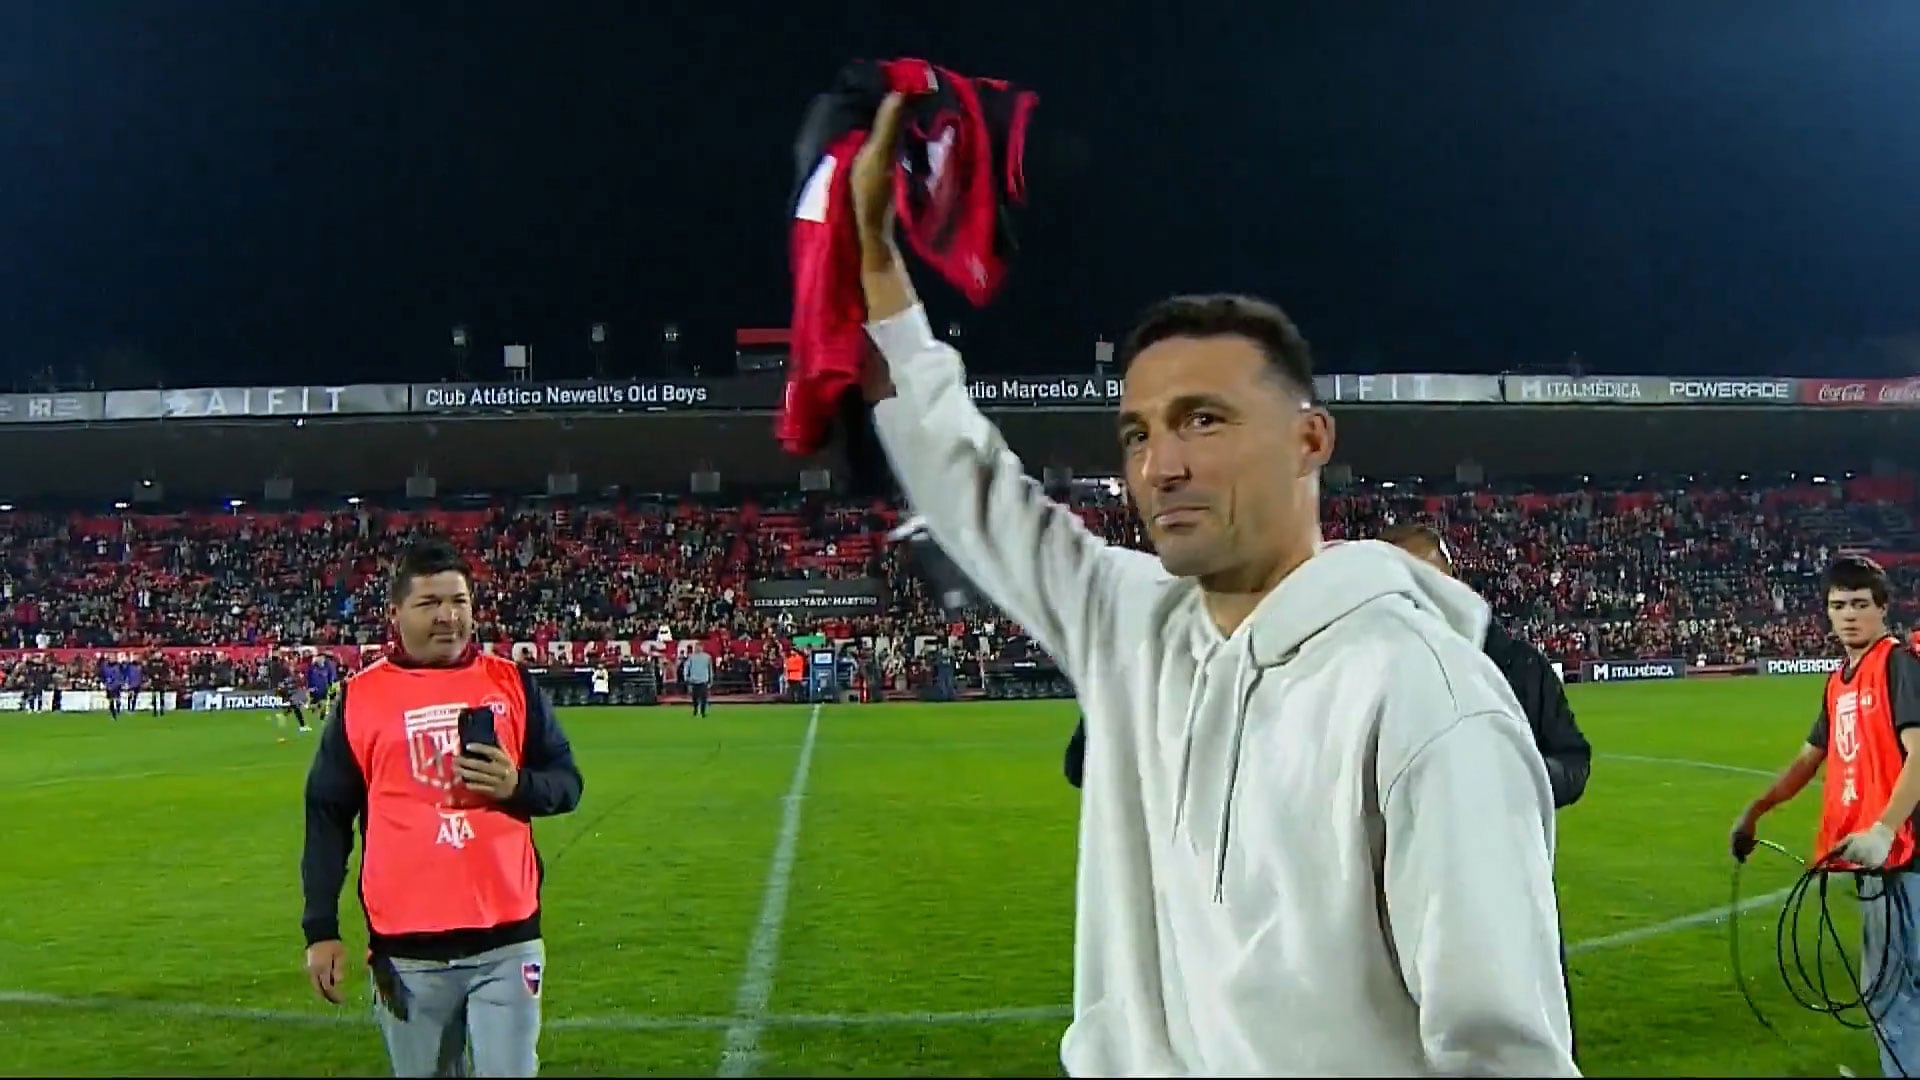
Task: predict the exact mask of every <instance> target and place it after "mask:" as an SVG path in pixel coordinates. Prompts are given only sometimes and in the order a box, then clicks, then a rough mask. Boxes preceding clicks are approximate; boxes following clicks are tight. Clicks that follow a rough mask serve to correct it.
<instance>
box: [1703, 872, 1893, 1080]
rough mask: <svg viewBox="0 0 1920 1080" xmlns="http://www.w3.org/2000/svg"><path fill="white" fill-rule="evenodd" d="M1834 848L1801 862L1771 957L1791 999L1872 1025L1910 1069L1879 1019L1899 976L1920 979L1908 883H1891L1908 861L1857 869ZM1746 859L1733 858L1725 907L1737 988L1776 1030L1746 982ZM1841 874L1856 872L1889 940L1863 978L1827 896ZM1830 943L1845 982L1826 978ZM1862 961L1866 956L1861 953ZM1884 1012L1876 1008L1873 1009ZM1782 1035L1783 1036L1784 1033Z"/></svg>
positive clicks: (1863, 900)
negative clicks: (1807, 926)
mask: <svg viewBox="0 0 1920 1080" xmlns="http://www.w3.org/2000/svg"><path fill="white" fill-rule="evenodd" d="M1755 844H1756V846H1757V847H1764V848H1767V849H1768V850H1770V851H1774V852H1778V853H1779V854H1781V855H1783V856H1785V857H1787V858H1789V859H1793V860H1794V861H1795V862H1800V861H1801V860H1800V859H1799V858H1798V857H1796V856H1795V855H1793V853H1792V852H1789V851H1788V850H1787V849H1785V848H1783V847H1781V846H1780V845H1778V844H1775V843H1772V842H1770V841H1766V840H1757V841H1755ZM1838 861H1839V860H1838V859H1837V858H1836V853H1834V852H1829V853H1828V854H1827V855H1825V856H1823V857H1822V858H1820V859H1818V860H1815V861H1814V862H1813V863H1812V864H1811V865H1808V864H1806V863H1802V864H1801V865H1803V866H1805V870H1804V871H1803V872H1802V873H1801V875H1800V877H1799V878H1798V879H1797V880H1796V881H1795V882H1794V884H1793V886H1792V887H1791V888H1789V889H1788V890H1787V896H1786V899H1785V901H1784V902H1783V903H1782V905H1781V910H1780V918H1779V920H1778V921H1777V922H1776V923H1775V925H1774V957H1775V961H1776V963H1777V964H1778V967H1779V971H1780V979H1781V981H1782V982H1783V983H1785V984H1786V987H1787V992H1788V993H1790V994H1792V995H1793V999H1794V1002H1795V1003H1796V1004H1798V1005H1799V1006H1800V1007H1801V1008H1803V1009H1806V1010H1808V1011H1810V1012H1817V1013H1822V1014H1824V1015H1827V1016H1831V1017H1833V1018H1834V1019H1835V1020H1838V1021H1839V1022H1840V1023H1841V1024H1844V1025H1845V1026H1847V1027H1850V1028H1853V1029H1855V1030H1865V1029H1872V1031H1873V1036H1874V1040H1875V1041H1876V1042H1877V1043H1878V1044H1879V1046H1880V1048H1881V1049H1882V1050H1884V1051H1885V1052H1886V1055H1887V1060H1888V1063H1889V1064H1891V1065H1892V1066H1893V1067H1894V1072H1895V1074H1896V1075H1899V1076H1910V1075H1912V1074H1911V1073H1909V1072H1908V1071H1907V1068H1906V1065H1905V1063H1903V1062H1902V1061H1901V1060H1900V1056H1899V1055H1898V1054H1897V1053H1896V1052H1895V1051H1894V1049H1893V1044H1892V1042H1891V1041H1889V1040H1888V1038H1887V1034H1886V1031H1885V1029H1884V1028H1883V1027H1882V1023H1881V1022H1882V1021H1883V1020H1884V1019H1885V1016H1886V1009H1887V1007H1888V1006H1889V1005H1891V1004H1892V1002H1893V1000H1894V998H1895V993H1894V991H1895V990H1896V988H1897V987H1898V985H1899V983H1898V981H1897V980H1905V981H1907V982H1908V983H1913V982H1915V981H1920V972H1915V971H1911V970H1909V969H1908V964H1907V957H1909V956H1911V955H1912V950H1911V942H1910V941H1909V936H1910V935H1911V934H1912V933H1913V914H1914V913H1913V911H1912V910H1911V909H1910V908H1909V906H1908V899H1907V894H1906V891H1905V890H1903V889H1900V888H1896V887H1894V885H1893V884H1892V883H1893V881H1894V879H1895V877H1896V875H1899V874H1904V873H1909V872H1911V871H1912V868H1911V867H1910V866H1908V867H1900V868H1896V869H1891V870H1859V869H1853V868H1843V867H1841V866H1839V865H1838ZM1744 866H1745V863H1744V862H1736V863H1735V864H1734V868H1733V896H1732V903H1731V905H1730V906H1729V907H1728V909H1727V926H1728V935H1727V936H1728V944H1729V947H1730V949H1731V953H1732V956H1731V959H1732V963H1733V978H1734V983H1735V984H1736V985H1737V986H1738V987H1739V988H1740V996H1741V997H1742V998H1744V999H1745V1000H1746V1003H1747V1008H1748V1009H1750V1010H1751V1011H1752V1012H1753V1016H1754V1019H1756V1020H1758V1021H1759V1022H1760V1026H1762V1027H1764V1028H1766V1029H1767V1030H1768V1031H1771V1032H1773V1033H1774V1034H1775V1035H1779V1034H1780V1032H1779V1029H1777V1028H1775V1027H1774V1026H1773V1024H1772V1022H1770V1021H1769V1020H1768V1019H1767V1018H1766V1015H1765V1014H1764V1013H1762V1012H1761V1011H1760V1005H1759V1003H1758V1002H1756V1001H1754V999H1753V993H1752V991H1751V990H1750V989H1749V988H1748V986H1747V980H1746V978H1745V976H1744V975H1742V973H1741V967H1740V910H1741V904H1740V871H1741V869H1742V867H1744ZM1836 875H1845V876H1848V877H1851V878H1852V879H1853V881H1854V894H1855V896H1856V897H1857V898H1858V900H1859V902H1860V905H1861V909H1862V911H1861V914H1862V918H1863V919H1865V918H1869V917H1871V915H1872V914H1877V915H1878V916H1879V922H1880V925H1881V927H1882V928H1883V929H1882V931H1881V933H1882V935H1883V937H1884V939H1885V940H1883V941H1882V942H1881V943H1880V944H1881V948H1880V950H1879V952H1880V965H1879V970H1877V971H1875V972H1873V973H1872V977H1871V978H1870V979H1869V980H1868V981H1867V983H1866V985H1865V986H1862V985H1861V976H1862V975H1864V974H1866V973H1865V972H1864V971H1862V972H1856V971H1855V970H1854V966H1853V963H1852V961H1850V960H1849V959H1848V958H1847V953H1848V949H1847V946H1846V943H1845V942H1843V941H1842V940H1841V938H1840V931H1839V928H1838V927H1837V926H1835V925H1834V921H1833V909H1832V907H1831V906H1830V904H1829V903H1828V897H1829V891H1828V890H1829V886H1830V885H1831V883H1832V880H1833V878H1834V877H1835V876H1836ZM1809 895H1814V896H1817V897H1818V898H1819V912H1820V914H1819V918H1818V920H1817V922H1816V924H1815V926H1814V935H1815V936H1814V942H1813V957H1812V960H1813V963H1812V968H1811V970H1809V967H1808V964H1807V958H1806V956H1805V954H1804V953H1803V952H1802V949H1801V939H1802V934H1801V929H1800V922H1801V917H1802V915H1803V914H1804V912H1805V911H1806V907H1807V898H1808V896H1809ZM1872 905H1878V906H1879V908H1880V911H1879V912H1877V913H1870V912H1869V911H1868V910H1867V909H1868V908H1869V907H1870V906H1872ZM1829 944H1831V946H1832V948H1833V949H1834V951H1835V952H1836V953H1837V954H1838V955H1839V958H1840V966H1841V969H1842V970H1843V971H1845V972H1846V982H1845V983H1843V984H1841V985H1840V986H1837V987H1833V988H1831V989H1830V988H1829V987H1828V978H1827V966H1828V965H1827V963H1826V949H1827V947H1828V946H1829ZM1861 962H1862V965H1863V966H1864V964H1865V962H1866V957H1865V956H1862V957H1861ZM1836 991H1838V992H1843V993H1846V992H1850V993H1852V994H1853V995H1854V996H1853V997H1852V998H1850V999H1846V998H1836V997H1835V996H1834V993H1835V992H1836ZM1876 1008H1878V1010H1879V1012H1878V1013H1876V1012H1875V1009H1876ZM1783 1038H1784V1036H1783Z"/></svg>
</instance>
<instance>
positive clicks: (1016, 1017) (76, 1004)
mask: <svg viewBox="0 0 1920 1080" xmlns="http://www.w3.org/2000/svg"><path fill="white" fill-rule="evenodd" d="M808 727H809V730H811V729H812V722H811V721H809V724H808ZM1785 896H1786V890H1781V891H1779V892H1774V893H1768V894H1767V895H1765V896H1754V897H1749V898H1747V899H1746V900H1743V901H1741V902H1740V909H1741V910H1742V911H1745V910H1749V909H1752V908H1760V907H1765V906H1767V905H1768V904H1772V903H1778V902H1779V901H1780V900H1782V899H1784V898H1785ZM1730 910H1731V909H1730V908H1729V907H1728V906H1727V905H1725V904H1722V905H1721V906H1719V907H1715V908H1709V909H1707V910H1705V911H1697V912H1694V913H1693V914H1691V915H1681V916H1679V917H1677V918H1672V919H1667V920H1665V921H1664V922H1657V923H1653V924H1651V925H1648V926H1642V927H1636V928H1634V929H1631V930H1622V931H1620V932H1618V933H1614V934H1607V935H1604V936H1602V937H1597V938H1589V939H1587V940H1585V941H1580V942H1575V943H1574V944H1572V945H1569V946H1567V955H1569V956H1578V955H1581V954H1583V953H1590V952H1599V951H1601V950H1604V949H1615V948H1620V947H1621V946H1625V945H1636V944H1639V943H1640V942H1643V941H1648V940H1651V939H1653V938H1657V937H1662V936H1664V935H1667V934H1672V933H1677V932H1679V931H1682V930H1691V929H1693V928H1694V927H1697V926H1706V925H1709V924H1712V923H1715V922H1718V921H1720V920H1722V919H1724V918H1726V917H1727V914H1728V912H1729V911H1730ZM770 970H771V969H769V976H768V978H767V984H768V986H769V988H771V984H772V979H771V975H770ZM742 996H743V997H744V996H745V995H744V992H743V995H742ZM762 1000H764V999H762ZM0 1005H28V1006H33V1005H38V1006H43V1007H49V1008H65V1009H97V1010H101V1011H105V1012H123V1013H146V1014H149V1015H154V1016H171V1017H180V1018H183V1019H194V1020H236V1021H259V1022H266V1023H277V1024H299V1025H305V1026H338V1025H344V1024H370V1023H372V1018H371V1017H369V1016H368V1015H367V1014H366V1013H365V1011H364V1010H358V1009H338V1010H320V1009H315V1010H312V1011H300V1010H294V1009H260V1008H246V1007H243V1006H237V1005H206V1004H199V1003H196V1002H187V1001H153V1000H149V999H143V998H118V997H73V996H68V995H65V994H43V993H34V992H30V991H18V990H0ZM1070 1015H1072V1009H1071V1008H1070V1007H1069V1006H1066V1005H1028V1006H1011V1007H1007V1008H999V1009H963V1010H958V1011H953V1012H871V1013H792V1014H787V1015H781V1014H778V1013H768V1012H766V1011H765V1009H764V1006H763V1007H762V1011H761V1012H760V1013H759V1015H757V1016H754V1017H753V1018H752V1019H753V1027H754V1029H755V1032H754V1040H755V1043H754V1052H755V1053H756V1054H757V1052H758V1038H759V1034H760V1033H761V1032H763V1031H764V1030H765V1029H767V1028H770V1027H771V1028H783V1027H811V1028H856V1027H953V1026H958V1025H970V1024H996V1023H1010V1022H1016V1021H1022V1020H1062V1019H1065V1018H1067V1017H1068V1016H1070ZM742 1020H743V1017H741V1016H687V1015H681V1016H646V1015H642V1014H638V1013H611V1014H607V1015H603V1016H561V1017H554V1018H552V1019H550V1020H547V1021H546V1022H545V1024H544V1026H545V1027H548V1028H551V1029H554V1030H559V1031H588V1030H600V1031H720V1030H725V1031H726V1032H727V1033H728V1034H729V1035H730V1036H731V1035H733V1033H734V1032H735V1030H736V1029H738V1028H740V1027H741V1025H742ZM729 1045H732V1044H731V1043H730V1044H729ZM749 1064H751V1062H749Z"/></svg>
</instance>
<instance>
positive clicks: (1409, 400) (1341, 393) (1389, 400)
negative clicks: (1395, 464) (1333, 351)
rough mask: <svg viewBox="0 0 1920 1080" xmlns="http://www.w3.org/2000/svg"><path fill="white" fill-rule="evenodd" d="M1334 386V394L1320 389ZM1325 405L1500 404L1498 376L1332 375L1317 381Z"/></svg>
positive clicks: (1316, 385)
mask: <svg viewBox="0 0 1920 1080" xmlns="http://www.w3.org/2000/svg"><path fill="white" fill-rule="evenodd" d="M1323 379H1330V380H1331V381H1332V383H1333V386H1332V388H1331V392H1330V393H1329V392H1327V390H1326V389H1325V388H1324V387H1323V386H1322V385H1321V384H1322V380H1323ZM1314 387H1315V390H1316V391H1319V392H1320V396H1321V398H1322V399H1323V400H1325V401H1330V402H1334V403H1336V404H1341V405H1347V404H1355V405H1391V404H1402V405H1421V404H1436V403H1446V402H1471V401H1483V402H1484V401H1499V400H1501V398H1500V377H1499V376H1498V375H1432V374H1427V375H1420V374H1411V375H1401V374H1392V375H1329V376H1322V377H1321V378H1320V379H1315V380H1314Z"/></svg>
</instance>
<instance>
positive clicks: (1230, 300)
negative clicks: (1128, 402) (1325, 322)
mask: <svg viewBox="0 0 1920 1080" xmlns="http://www.w3.org/2000/svg"><path fill="white" fill-rule="evenodd" d="M1227 336H1234V337H1242V338H1245V339H1247V340H1248V341H1251V342H1253V344H1254V345H1255V346H1257V347H1258V348H1259V349H1260V351H1261V352H1262V353H1264V354H1266V357H1267V362H1268V363H1269V364H1271V365H1272V366H1273V370H1274V373H1275V374H1276V375H1279V376H1280V377H1281V378H1283V379H1284V380H1286V381H1287V382H1288V383H1290V384H1292V385H1293V387H1294V388H1295V389H1297V390H1299V391H1300V392H1301V393H1303V394H1305V395H1306V396H1307V398H1308V400H1312V399H1313V349H1312V348H1311V347H1310V346H1309V345H1308V344H1307V339H1306V338H1304V337H1302V336H1300V330H1299V328H1298V327H1296V326H1294V325H1293V320H1292V319H1289V318H1287V313H1286V312H1284V311H1281V310H1280V308H1279V307H1278V306H1276V305H1274V304H1270V303H1268V302H1267V301H1265V300H1261V299H1259V298H1258V297H1253V296H1240V295H1236V294H1232V293H1213V294H1209V295H1204V296H1173V297H1168V298H1167V299H1165V300H1162V301H1160V302H1159V303H1157V304H1155V305H1153V306H1152V307H1150V308H1148V309H1147V310H1146V311H1145V312H1144V313H1142V314H1141V316H1140V319H1139V321H1138V322H1136V323H1135V324H1134V327H1133V329H1132V330H1131V331H1129V332H1128V333H1127V337H1126V340H1125V341H1123V342H1122V343H1121V345H1120V356H1119V361H1120V370H1121V371H1125V370H1126V369H1127V367H1128V366H1129V365H1131V364H1132V363H1133V359H1134V357H1136V356H1139V355H1140V354H1141V353H1143V352H1145V351H1146V350H1147V349H1150V348H1152V347H1153V346H1155V345H1158V344H1159V343H1160V342H1162V341H1166V340H1168V339H1170V338H1212V337H1227Z"/></svg>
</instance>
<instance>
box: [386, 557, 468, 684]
mask: <svg viewBox="0 0 1920 1080" xmlns="http://www.w3.org/2000/svg"><path fill="white" fill-rule="evenodd" d="M393 623H394V626H395V627H397V628H398V629H399V631H400V647H401V648H403V649H405V650H406V653H407V655H408V656H410V657H412V658H413V659H415V660H418V661H420V662H422V663H427V664H444V663H449V662H451V661H453V660H456V659H458V658H459V657H460V654H461V653H463V652H465V651H466V648H467V642H469V641H471V640H472V639H473V589H472V587H471V586H469V585H468V584H467V579H466V577H465V576H464V575H462V574H461V573H460V572H459V571H458V570H446V571H442V572H441V573H438V574H427V575H424V576H421V577H416V578H413V579H412V580H411V582H410V583H409V584H408V586H407V591H406V594H405V595H404V596H402V597H401V598H400V600H399V602H398V603H396V604H394V605H393Z"/></svg>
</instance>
